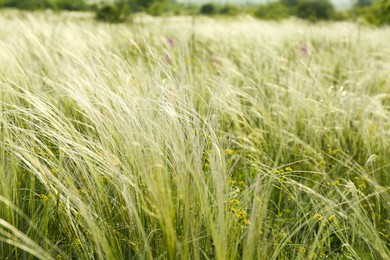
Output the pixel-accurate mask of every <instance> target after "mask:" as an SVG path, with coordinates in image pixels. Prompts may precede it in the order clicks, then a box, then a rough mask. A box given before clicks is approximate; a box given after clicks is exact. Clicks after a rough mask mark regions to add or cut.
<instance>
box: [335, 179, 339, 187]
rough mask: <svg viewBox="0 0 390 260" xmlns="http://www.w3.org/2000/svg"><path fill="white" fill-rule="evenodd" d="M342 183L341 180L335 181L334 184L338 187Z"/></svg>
mask: <svg viewBox="0 0 390 260" xmlns="http://www.w3.org/2000/svg"><path fill="white" fill-rule="evenodd" d="M340 183H341V182H340V180H339V179H337V180H335V181H334V182H333V185H334V186H336V187H337V186H339V185H340Z"/></svg>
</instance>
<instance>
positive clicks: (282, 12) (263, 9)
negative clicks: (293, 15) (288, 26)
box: [254, 2, 289, 20]
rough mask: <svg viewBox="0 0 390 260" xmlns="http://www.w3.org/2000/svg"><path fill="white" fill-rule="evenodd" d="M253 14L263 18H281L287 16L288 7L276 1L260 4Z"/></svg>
mask: <svg viewBox="0 0 390 260" xmlns="http://www.w3.org/2000/svg"><path fill="white" fill-rule="evenodd" d="M254 15H255V16H256V17H257V18H260V19H265V20H281V19H284V18H287V17H288V16H289V10H288V8H287V7H286V6H285V5H283V4H281V3H278V2H274V3H270V4H266V5H260V6H259V7H258V8H257V10H256V11H255V13H254Z"/></svg>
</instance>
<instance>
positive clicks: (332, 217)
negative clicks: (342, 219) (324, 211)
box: [328, 215, 336, 222]
mask: <svg viewBox="0 0 390 260" xmlns="http://www.w3.org/2000/svg"><path fill="white" fill-rule="evenodd" d="M335 220H336V217H335V215H332V216H330V217H329V218H328V221H329V222H333V221H335Z"/></svg>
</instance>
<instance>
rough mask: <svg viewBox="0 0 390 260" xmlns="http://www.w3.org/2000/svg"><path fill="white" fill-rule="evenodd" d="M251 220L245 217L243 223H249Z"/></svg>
mask: <svg viewBox="0 0 390 260" xmlns="http://www.w3.org/2000/svg"><path fill="white" fill-rule="evenodd" d="M250 223H251V222H250V221H249V219H247V218H245V219H244V220H242V224H244V225H249V224H250Z"/></svg>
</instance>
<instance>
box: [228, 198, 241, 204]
mask: <svg viewBox="0 0 390 260" xmlns="http://www.w3.org/2000/svg"><path fill="white" fill-rule="evenodd" d="M229 203H230V204H232V205H240V204H241V203H240V201H239V200H238V199H232V200H230V201H229Z"/></svg>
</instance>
